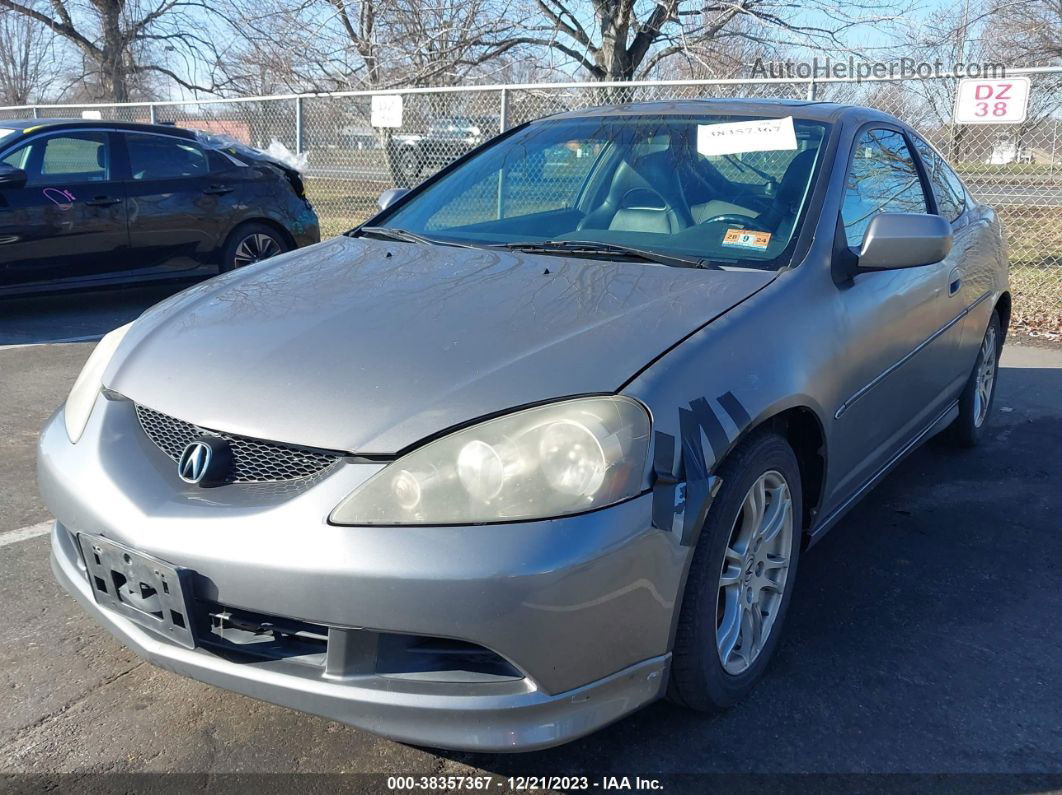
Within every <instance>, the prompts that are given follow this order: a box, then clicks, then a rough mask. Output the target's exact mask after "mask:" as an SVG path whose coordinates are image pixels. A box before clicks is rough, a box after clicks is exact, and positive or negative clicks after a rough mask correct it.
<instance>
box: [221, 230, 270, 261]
mask: <svg viewBox="0 0 1062 795" xmlns="http://www.w3.org/2000/svg"><path fill="white" fill-rule="evenodd" d="M280 252H281V248H280V243H278V242H277V241H276V240H275V239H274V238H272V237H270V236H269V235H267V234H264V233H262V232H255V233H254V234H250V235H247V237H245V238H244V239H243V240H241V241H240V244H239V245H238V246H236V253H235V255H234V256H233V258H232V262H233V265H234V266H235V267H237V268H242V267H243V266H244V265H250V264H251V263H252V262H258V261H259V260H263V259H269V258H270V257H273V256H276V255H277V254H279V253H280Z"/></svg>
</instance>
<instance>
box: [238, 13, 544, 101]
mask: <svg viewBox="0 0 1062 795" xmlns="http://www.w3.org/2000/svg"><path fill="white" fill-rule="evenodd" d="M519 2H520V0H295V2H292V0H228V3H229V10H230V12H231V19H232V20H233V24H234V28H235V30H236V32H237V33H238V35H239V36H240V37H241V39H242V43H241V45H240V52H239V57H238V61H239V66H238V67H237V71H238V72H239V73H240V74H239V75H238V76H234V78H233V80H234V82H236V83H238V84H239V85H240V86H241V87H242V88H243V89H244V90H247V89H248V88H251V87H252V86H253V87H255V88H257V89H259V90H277V89H282V90H287V91H334V90H350V89H357V88H393V87H400V86H411V85H427V84H446V83H453V82H457V81H459V80H468V79H471V78H474V77H475V76H476V75H478V74H482V73H484V72H485V71H486V70H488V69H490V68H495V67H497V66H498V65H500V64H502V63H503V61H504V57H505V56H506V55H507V54H509V53H510V52H511V51H513V50H515V49H516V48H518V47H520V46H522V45H523V44H525V43H526V37H524V36H522V35H521V30H522V28H521V23H522V22H523V15H521V14H520V13H519V11H518V3H519Z"/></svg>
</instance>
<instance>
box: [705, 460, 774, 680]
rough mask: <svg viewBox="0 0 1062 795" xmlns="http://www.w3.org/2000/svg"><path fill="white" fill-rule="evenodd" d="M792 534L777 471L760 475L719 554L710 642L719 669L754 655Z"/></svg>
mask: <svg viewBox="0 0 1062 795" xmlns="http://www.w3.org/2000/svg"><path fill="white" fill-rule="evenodd" d="M792 539H793V498H792V495H791V493H790V491H789V484H788V483H787V482H786V479H785V478H784V477H783V476H782V474H781V473H780V472H778V471H776V470H770V471H768V472H765V473H764V474H762V475H760V477H759V478H757V479H756V482H755V483H753V484H752V487H751V488H750V489H749V490H748V493H747V494H746V495H745V499H744V501H743V502H742V504H741V510H740V512H739V513H738V515H737V518H736V519H735V521H734V526H733V528H732V530H731V533H730V539H729V541H728V542H727V547H726V551H725V553H724V554H723V564H722V570H721V571H720V573H719V593H718V596H717V602H716V630H715V642H716V650H717V652H718V653H719V659H720V661H721V662H722V664H723V668H724V670H725V671H726V672H727V673H728V674H731V675H734V676H736V675H739V674H742V673H744V672H745V671H747V670H748V668H749V667H750V666H751V665H752V664H753V663H754V662H755V661H756V658H757V657H759V655H760V652H761V651H762V650H763V647H764V645H765V644H766V642H767V639H768V638H769V637H770V634H771V630H772V629H773V627H774V623H775V619H776V618H777V617H778V613H779V611H780V609H781V605H782V597H783V595H784V594H785V585H786V579H787V577H788V574H789V557H790V554H791V550H792Z"/></svg>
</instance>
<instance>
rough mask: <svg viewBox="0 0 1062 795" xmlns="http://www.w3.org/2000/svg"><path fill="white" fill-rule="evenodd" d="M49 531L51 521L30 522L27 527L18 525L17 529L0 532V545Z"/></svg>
mask: <svg viewBox="0 0 1062 795" xmlns="http://www.w3.org/2000/svg"><path fill="white" fill-rule="evenodd" d="M50 532H52V523H51V522H41V523H40V524H31V525H30V526H29V527H20V528H19V529H18V530H11V531H9V532H7V533H0V547H6V546H7V545H8V544H17V543H18V542H19V541H28V540H29V539H31V538H37V537H38V536H44V535H48V533H50Z"/></svg>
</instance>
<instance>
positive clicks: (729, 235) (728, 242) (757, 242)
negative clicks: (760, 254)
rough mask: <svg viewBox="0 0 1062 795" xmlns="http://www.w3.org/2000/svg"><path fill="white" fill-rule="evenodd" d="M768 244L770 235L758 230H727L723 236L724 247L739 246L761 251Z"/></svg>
mask: <svg viewBox="0 0 1062 795" xmlns="http://www.w3.org/2000/svg"><path fill="white" fill-rule="evenodd" d="M770 242H771V233H770V232H761V231H759V230H758V229H727V230H726V234H724V235H723V245H724V246H741V247H742V248H755V249H759V250H760V251H763V250H764V249H766V248H767V244H768V243H770Z"/></svg>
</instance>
